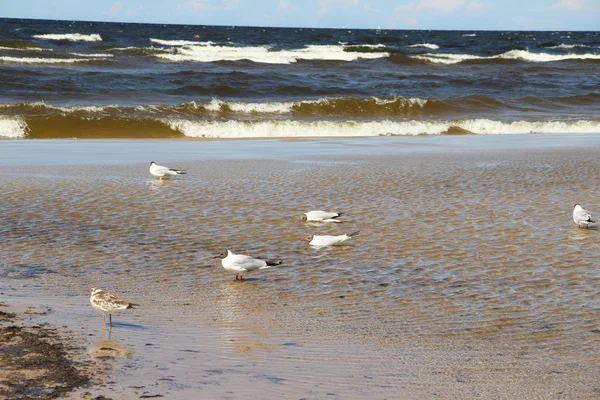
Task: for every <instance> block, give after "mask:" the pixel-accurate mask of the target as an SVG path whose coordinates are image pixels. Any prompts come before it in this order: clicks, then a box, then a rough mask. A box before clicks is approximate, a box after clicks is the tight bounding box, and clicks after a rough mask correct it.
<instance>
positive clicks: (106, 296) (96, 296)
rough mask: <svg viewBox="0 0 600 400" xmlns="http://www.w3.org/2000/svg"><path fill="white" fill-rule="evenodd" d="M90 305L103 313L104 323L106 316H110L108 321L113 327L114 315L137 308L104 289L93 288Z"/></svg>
mask: <svg viewBox="0 0 600 400" xmlns="http://www.w3.org/2000/svg"><path fill="white" fill-rule="evenodd" d="M90 303H92V307H94V308H95V309H96V310H98V311H100V312H101V313H102V323H103V324H104V323H105V321H106V314H108V321H109V323H110V326H111V327H112V315H113V314H117V313H120V312H121V311H123V310H127V309H130V308H135V307H134V306H137V304H133V303H129V302H127V301H123V300H121V299H119V298H118V297H117V296H115V295H114V294H110V293H108V292H105V291H104V290H102V289H96V288H92V290H91V295H90Z"/></svg>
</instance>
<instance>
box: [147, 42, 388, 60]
mask: <svg viewBox="0 0 600 400" xmlns="http://www.w3.org/2000/svg"><path fill="white" fill-rule="evenodd" d="M389 55H390V54H389V53H387V52H380V53H379V52H377V53H363V52H356V51H346V50H345V46H342V45H307V46H306V47H305V48H302V49H296V50H276V51H272V50H270V48H269V47H268V46H246V47H235V46H215V45H212V44H206V45H200V44H196V43H195V44H194V45H186V46H182V47H180V48H178V49H177V53H176V54H157V55H155V56H156V57H158V58H160V59H162V60H166V61H172V62H186V61H188V62H189V61H195V62H216V61H240V60H250V61H253V62H257V63H268V64H291V63H295V62H297V61H298V60H329V61H354V60H357V59H360V58H363V59H374V58H383V57H389Z"/></svg>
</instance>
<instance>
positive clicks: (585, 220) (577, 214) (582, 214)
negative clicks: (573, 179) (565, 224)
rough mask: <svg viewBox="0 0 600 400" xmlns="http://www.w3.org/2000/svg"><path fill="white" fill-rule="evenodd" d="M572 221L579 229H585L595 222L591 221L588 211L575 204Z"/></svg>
mask: <svg viewBox="0 0 600 400" xmlns="http://www.w3.org/2000/svg"><path fill="white" fill-rule="evenodd" d="M573 221H575V223H576V224H577V226H578V227H579V228H583V227H586V228H587V227H588V225H589V224H591V223H594V222H595V221H594V220H593V219H592V214H590V212H589V211H587V210H584V209H583V208H581V206H580V205H579V204H575V206H574V207H573Z"/></svg>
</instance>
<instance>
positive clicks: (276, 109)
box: [202, 99, 297, 114]
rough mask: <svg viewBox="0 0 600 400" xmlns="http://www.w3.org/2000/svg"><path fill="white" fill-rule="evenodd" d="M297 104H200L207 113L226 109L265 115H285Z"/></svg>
mask: <svg viewBox="0 0 600 400" xmlns="http://www.w3.org/2000/svg"><path fill="white" fill-rule="evenodd" d="M294 104H297V102H291V101H290V102H266V103H248V102H238V101H224V100H217V99H212V100H211V101H209V102H208V103H204V104H202V105H203V106H204V108H206V109H207V110H209V111H216V112H219V111H224V109H226V108H228V109H230V110H231V111H234V112H238V113H247V114H254V113H267V114H285V113H289V112H290V111H291V110H292V107H293V106H294Z"/></svg>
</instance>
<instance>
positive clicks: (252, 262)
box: [213, 250, 283, 281]
mask: <svg viewBox="0 0 600 400" xmlns="http://www.w3.org/2000/svg"><path fill="white" fill-rule="evenodd" d="M213 258H222V260H221V265H223V268H225V269H226V270H228V271H234V272H235V280H236V281H237V280H238V279H239V280H241V281H243V280H244V277H243V276H242V272H252V271H254V270H257V269H266V268H271V267H273V266H275V265H280V264H281V263H283V260H261V259H260V258H253V257H250V256H246V255H244V254H233V253H232V252H231V251H230V250H226V251H223V252H221V253H219V254H218V255H216V256H214V257H213Z"/></svg>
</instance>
